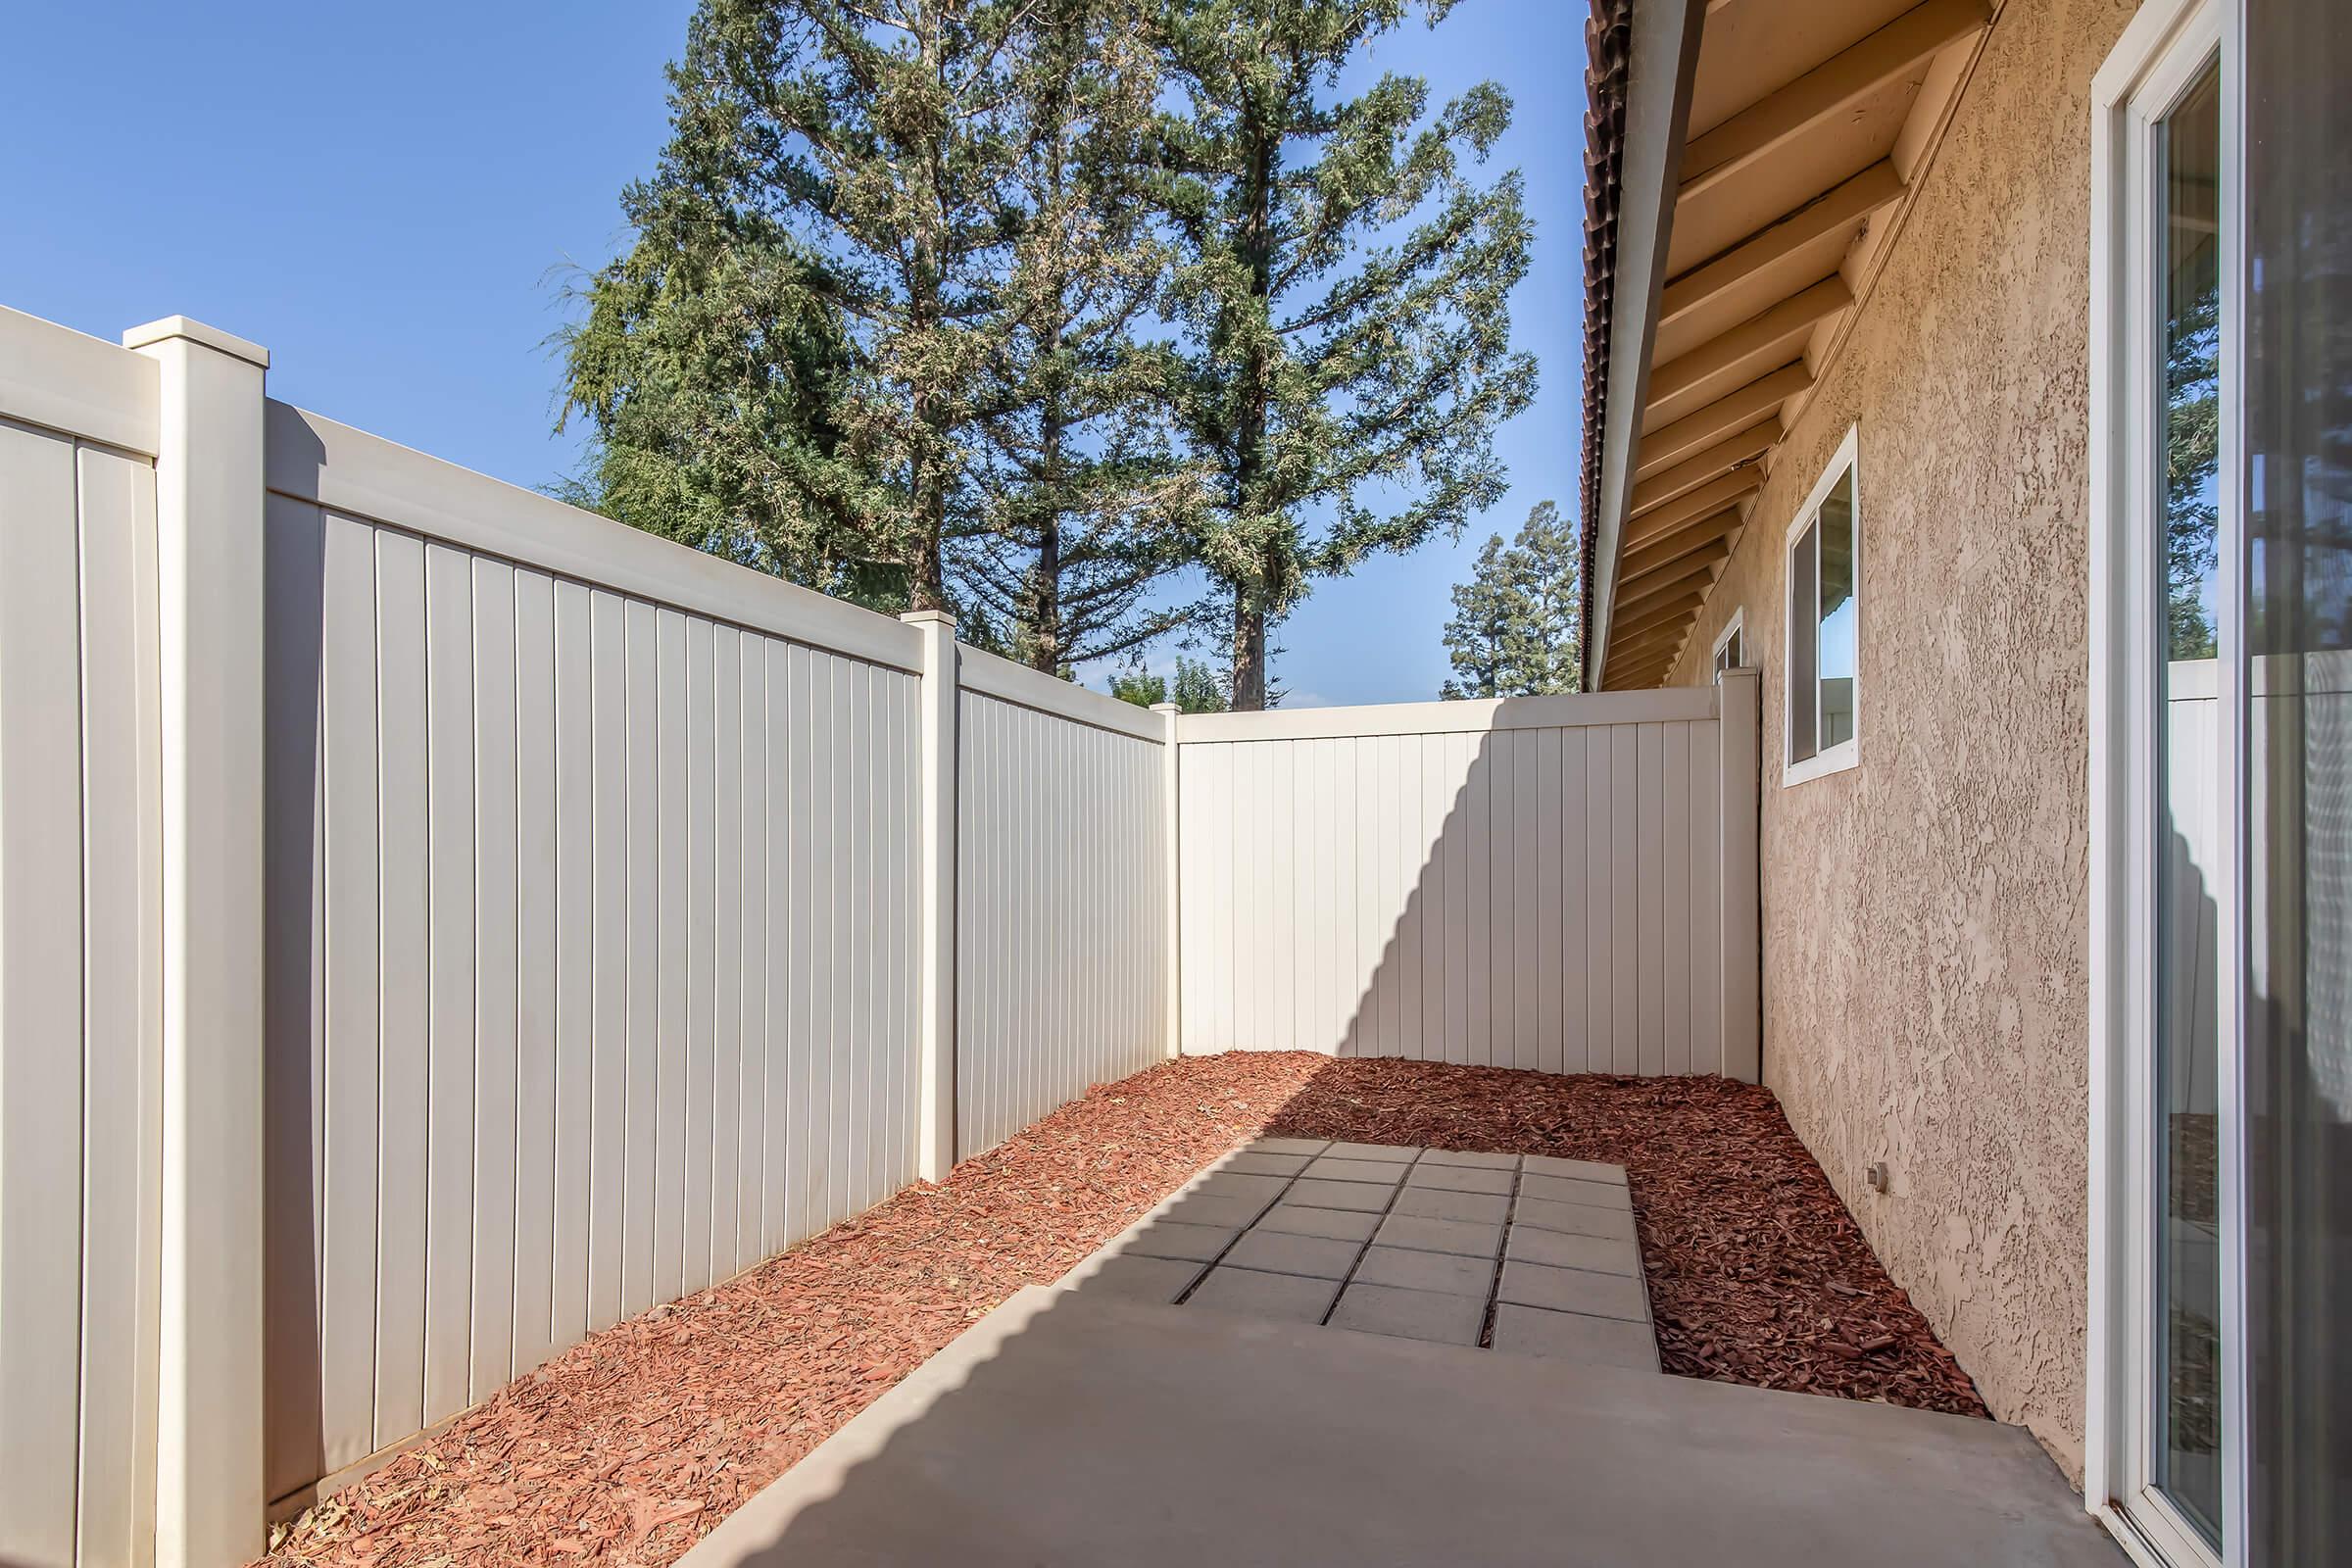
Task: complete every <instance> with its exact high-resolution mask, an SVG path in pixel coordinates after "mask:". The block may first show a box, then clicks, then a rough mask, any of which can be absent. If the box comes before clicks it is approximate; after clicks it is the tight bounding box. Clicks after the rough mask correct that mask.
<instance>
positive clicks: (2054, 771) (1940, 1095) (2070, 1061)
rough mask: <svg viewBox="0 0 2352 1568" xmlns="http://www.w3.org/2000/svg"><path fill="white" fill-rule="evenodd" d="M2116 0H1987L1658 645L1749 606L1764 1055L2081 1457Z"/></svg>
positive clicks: (1847, 1170) (1991, 1397)
mask: <svg viewBox="0 0 2352 1568" xmlns="http://www.w3.org/2000/svg"><path fill="white" fill-rule="evenodd" d="M2132 9H2133V7H2132V5H2131V3H2130V0H2010V4H2008V5H2007V6H2006V7H2004V8H2003V10H2002V13H2001V15H2000V17H1999V20H1998V21H1997V22H1996V24H1995V25H1994V27H1993V30H1992V33H1991V36H1990V37H1989V38H1988V39H1987V40H1986V43H1985V51H1984V54H1983V56H1982V57H1981V58H1980V60H1979V62H1978V64H1977V67H1976V70H1975V73H1974V74H1973V75H1972V76H1971V78H1970V80H1969V82H1968V84H1967V86H1966V88H1965V89H1964V92H1963V94H1962V97H1961V99H1960V102H1959V104H1958V105H1957V107H1956V109H1955V111H1954V116H1953V120H1952V123H1951V125H1950V128H1949V130H1948V131H1947V133H1946V135H1945V138H1944V141H1943V144H1942V147H1941V149H1940V151H1939V153H1938V154H1937V156H1936V161H1935V162H1934V163H1933V164H1932V165H1931V166H1930V168H1929V170H1928V172H1927V174H1926V176H1925V180H1924V183H1923V184H1922V185H1921V188H1920V194H1919V198H1918V200H1917V201H1916V203H1915V204H1914V206H1913V208H1912V210H1911V213H1910V215H1909V218H1908V221H1907V222H1906V224H1905V227H1904V229H1903V231H1902V232H1901V233H1900V234H1899V235H1898V236H1897V237H1896V242H1895V248H1894V250H1893V251H1892V252H1891V254H1890V256H1889V259H1888V262H1887V267H1886V269H1885V270H1884V271H1883V272H1882V274H1881V275H1880V278H1879V280H1878V283H1877V286H1876V288H1875V290H1874V291H1873V292H1872V293H1871V295H1870V296H1869V298H1868V299H1867V300H1866V302H1865V303H1864V306H1863V309H1862V311H1861V313H1860V314H1859V316H1858V318H1857V319H1856V321H1855V323H1854V329H1853V332H1852V335H1851V336H1850V337H1849V339H1848V341H1847V343H1846V346H1845V349H1844V351H1843V353H1842V354H1841V355H1840V356H1839V357H1838V360H1837V362H1836V363H1835V364H1834V365H1833V366H1832V367H1831V370H1830V374H1829V375H1828V376H1827V377H1826V379H1825V380H1824V381H1823V383H1822V384H1821V386H1820V387H1819V389H1818V390H1817V391H1816V393H1815V395H1814V397H1813V398H1812V400H1811V402H1810V403H1809V404H1808V405H1807V407H1806V408H1805V410H1804V412H1803V414H1802V415H1801V416H1800V417H1799V418H1798V419H1797V421H1796V423H1795V425H1794V427H1793V428H1792V429H1791V430H1790V432H1789V438H1788V441H1787V444H1786V446H1785V447H1784V449H1783V451H1782V455H1781V458H1780V461H1779V464H1778V466H1777V467H1776V468H1775V469H1774V471H1773V473H1772V475H1771V477H1770V479H1769V481H1768V482H1767V483H1766V485H1765V487H1764V490H1763V492H1762V494H1761V497H1760V499H1759V501H1758V504H1757V508H1756V510H1755V512H1754V514H1753V515H1752V516H1751V518H1750V520H1749V523H1748V526H1747V529H1746V532H1745V534H1744V535H1743V536H1742V537H1741V539H1740V543H1739V546H1738V548H1737V550H1736V551H1735V552H1734V554H1733V557H1732V559H1731V561H1730V563H1729V564H1728V565H1727V568H1726V571H1725V573H1724V575H1723V577H1722V578H1721V580H1720V581H1719V583H1718V585H1717V586H1716V588H1715V590H1714V592H1713V594H1712V595H1711V596H1710V598H1709V601H1708V604H1707V607H1706V610H1705V612H1704V613H1703V615H1702V617H1701V619H1700V621H1699V624H1698V626H1697V628H1696V630H1695V631H1694V632H1693V634H1692V636H1691V642H1690V644H1689V645H1688V646H1687V648H1686V649H1685V651H1684V654H1683V656H1682V659H1681V662H1680V663H1679V664H1678V666H1677V668H1676V671H1675V674H1674V676H1673V681H1674V682H1675V683H1678V684H1694V683H1697V682H1701V681H1704V680H1706V679H1707V678H1708V672H1709V662H1710V650H1711V647H1712V645H1713V643H1714V640H1715V637H1716V634H1717V632H1718V631H1719V630H1720V629H1721V628H1722V627H1723V626H1724V624H1725V623H1726V622H1727V621H1728V620H1729V618H1730V617H1731V615H1732V613H1733V612H1734V611H1735V610H1736V609H1737V610H1742V611H1743V612H1744V621H1743V624H1744V628H1745V635H1746V648H1747V657H1748V660H1749V662H1752V663H1757V664H1760V665H1761V666H1762V668H1763V670H1764V672H1765V673H1764V680H1763V683H1762V684H1763V693H1764V710H1763V730H1764V735H1765V744H1764V747H1763V751H1764V763H1763V766H1764V780H1763V805H1762V815H1763V820H1762V840H1761V841H1762V847H1763V848H1762V855H1763V866H1762V896H1763V927H1762V930H1763V949H1764V952H1763V962H1764V975H1763V983H1764V1074H1765V1081H1766V1082H1767V1083H1768V1084H1770V1085H1771V1086H1772V1087H1773V1089H1774V1090H1775V1091H1776V1092H1777V1093H1778V1094H1779V1096H1780V1097H1781V1101H1782V1103H1783V1104H1784V1105H1785V1106H1786V1107H1787V1110H1788V1114H1789V1120H1790V1122H1791V1123H1792V1124H1793V1125H1794V1127H1795V1129H1796V1131H1797V1133H1798V1135H1799V1136H1800V1137H1802V1138H1803V1139H1804V1141H1805V1143H1806V1144H1807V1146H1808V1147H1810V1148H1811V1149H1812V1151H1813V1152H1814V1153H1815V1155H1816V1156H1817V1157H1818V1158H1819V1159H1820V1161H1821V1163H1822V1166H1823V1168H1824V1169H1825V1170H1826V1171H1828V1173H1829V1175H1830V1179H1831V1180H1832V1181H1833V1182H1834V1183H1835V1184H1836V1185H1837V1188H1838V1192H1839V1194H1840V1195H1841V1196H1842V1197H1843V1198H1844V1200H1845V1202H1846V1205H1847V1206H1848V1207H1849V1208H1850V1209H1852V1211H1853V1213H1854V1215H1855V1217H1856V1218H1857V1219H1858V1220H1859V1221H1860V1222H1861V1225H1862V1228H1863V1230H1864V1231H1865V1232H1866V1233H1867V1234H1868V1236H1869V1238H1870V1241H1871V1244H1872V1246H1873V1247H1875V1248H1876V1249H1877V1250H1878V1253H1879V1255H1880V1257H1881V1258H1882V1259H1884V1260H1885V1262H1886V1264H1887V1268H1888V1270H1889V1271H1890V1272H1891V1273H1892V1274H1893V1276H1894V1278H1895V1279H1896V1280H1897V1281H1899V1282H1900V1283H1901V1284H1902V1285H1903V1286H1904V1288H1905V1289H1907V1290H1908V1291H1909V1292H1910V1293H1911V1295H1912V1298H1913V1299H1914V1300H1915V1301H1917V1303H1918V1304H1919V1306H1920V1307H1921V1309H1922V1310H1923V1311H1925V1312H1926V1313H1927V1315H1928V1317H1929V1319H1930V1320H1931V1321H1932V1322H1933V1323H1934V1324H1935V1325H1936V1330H1937V1332H1938V1333H1939V1334H1940V1335H1941V1336H1942V1337H1943V1340H1944V1343H1945V1344H1946V1345H1947V1346H1949V1347H1950V1348H1951V1349H1952V1351H1953V1352H1954V1353H1955V1354H1956V1355H1957V1356H1958V1357H1959V1358H1960V1362H1961V1365H1962V1366H1964V1367H1965V1368H1966V1369H1967V1370H1968V1371H1969V1373H1970V1374H1971V1375H1973V1376H1974V1377H1975V1379H1976V1380H1977V1384H1978V1387H1979V1388H1980V1389H1981V1390H1982V1391H1983V1392H1984V1395H1985V1399H1986V1402H1987V1403H1989V1404H1990V1406H1991V1407H1992V1410H1993V1412H1994V1413H1995V1414H1996V1415H1998V1416H1999V1417H2000V1418H2002V1419H2003V1420H2007V1421H2015V1422H2020V1423H2022V1424H2024V1425H2025V1426H2027V1427H2028V1428H2030V1429H2031V1430H2032V1431H2033V1432H2034V1434H2035V1435H2036V1436H2037V1437H2038V1438H2039V1439H2040V1440H2041V1442H2042V1444H2043V1445H2044V1446H2046V1447H2047V1448H2048V1449H2049V1450H2050V1452H2051V1453H2052V1454H2053V1455H2054V1456H2055V1457H2056V1458H2057V1459H2058V1461H2059V1462H2060V1464H2061V1465H2063V1466H2064V1467H2065V1468H2066V1470H2067V1471H2068V1472H2069V1474H2070V1475H2072V1476H2073V1477H2074V1478H2076V1479H2077V1480H2078V1481H2079V1480H2080V1479H2081V1476H2082V1397H2083V1354H2084V1347H2083V1334H2084V1316H2085V1309H2084V1291H2085V1278H2086V1272H2085V1270H2086V1248H2087V1239H2086V1238H2087V1229H2086V1227H2087V1220H2086V1195H2085V1192H2084V1183H2085V1179H2086V1175H2085V1173H2086V1150H2085V1143H2086V1139H2087V1136H2088V1125H2089V1123H2088V1116H2089V1110H2088V1088H2087V1080H2086V1072H2087V1055H2088V1045H2087V1039H2088V1037H2087V1008H2088V991H2087V968H2088V953H2087V948H2088V941H2087V919H2088V901H2089V887H2088V881H2087V869H2086V851H2087V840H2088V808H2087V804H2086V799H2085V779H2086V772H2087V757H2088V750H2087V747H2088V741H2087V717H2086V681H2087V667H2088V653H2087V626H2086V622H2085V613H2086V610H2085V592H2086V585H2087V574H2088V554H2087V552H2088V536H2087V531H2086V521H2085V513H2086V509H2087V505H2088V499H2089V498H2088V478H2087V467H2086V463H2087V438H2088V425H2087V405H2088V397H2089V391H2088V385H2089V375H2088V354H2089V335H2088V334H2089V299H2088V277H2089V268H2090V236H2089V211H2090V159H2089V142H2090V130H2089V126H2090V105H2089V91H2090V81H2091V76H2092V73H2094V71H2095V70H2096V69H2097V67H2098V65H2099V62H2100V61H2101V60H2102V59H2103V58H2104V57H2105V55H2106V54H2107V52H2108V50H2109V49H2110V48H2111V47H2112V46H2113V44H2114V42H2115V40H2116V38H2117V36H2118V35H2119V34H2120V33H2121V32H2122V30H2123V28H2124V25H2125V24H2126V23H2127V22H2128V21H2129V20H2130V18H2131V12H2132ZM1856 424H1858V425H1859V427H1860V432H1861V433H1860V442H1859V445H1860V507H1861V515H1862V547H1861V548H1862V558H1863V559H1862V604H1861V621H1860V633H1859V635H1860V666H1859V668H1860V675H1859V687H1860V696H1859V708H1860V719H1859V740H1860V745H1859V759H1860V760H1859V765H1858V766H1856V767H1854V768H1853V769H1851V770H1849V771H1845V772H1840V773H1833V774H1829V775H1826V776H1824V777H1821V778H1817V779H1813V780H1810V781H1807V782H1804V783H1800V784H1797V785H1794V786H1792V787H1784V786H1783V784H1782V781H1781V773H1782V770H1783V768H1782V758H1783V755H1784V753H1783V747H1782V743H1781V739H1780V737H1781V734H1782V710H1783V707H1784V698H1783V692H1782V668H1783V663H1784V645H1783V621H1784V619H1785V607H1786V583H1785V578H1784V569H1783V549H1784V540H1785V534H1786V530H1787V528H1788V525H1789V520H1790V518H1791V517H1792V515H1794V510H1795V509H1796V507H1798V506H1799V505H1800V504H1801V503H1802V502H1803V500H1804V498H1805V496H1806V494H1807V492H1808V491H1809V490H1810V489H1811V488H1812V486H1813V483H1814V481H1815V480H1816V478H1818V477H1819V475H1820V473H1821V470H1822V468H1823V466H1825V465H1826V464H1827V463H1828V462H1829V461H1830V459H1831V458H1832V456H1833V455H1834V454H1835V452H1836V450H1837V447H1838V442H1839V441H1840V440H1841V439H1842V438H1843V436H1844V434H1845V431H1846V430H1847V428H1848V427H1849V426H1851V425H1856ZM1874 1160H1884V1161H1886V1163H1887V1170H1888V1173H1889V1187H1888V1190H1887V1192H1886V1193H1885V1194H1883V1195H1882V1194H1880V1193H1877V1192H1874V1191H1873V1190H1872V1189H1871V1188H1870V1187H1869V1186H1868V1185H1867V1183H1866V1182H1865V1180H1864V1172H1865V1170H1866V1169H1867V1167H1868V1165H1869V1164H1870V1163H1871V1162H1872V1161H1874Z"/></svg>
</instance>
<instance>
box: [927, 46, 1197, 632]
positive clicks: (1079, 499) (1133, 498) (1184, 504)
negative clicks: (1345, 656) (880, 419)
mask: <svg viewBox="0 0 2352 1568" xmlns="http://www.w3.org/2000/svg"><path fill="white" fill-rule="evenodd" d="M1150 5H1151V0H1042V3H1041V4H1040V6H1039V9H1038V14H1037V16H1036V18H1035V19H1034V20H1033V22H1032V24H1031V25H1030V26H1029V28H1028V29H1027V31H1026V34H1025V37H1024V40H1023V47H1022V49H1021V51H1020V64H1019V68H1018V75H1017V86H1018V89H1019V90H1018V92H1017V94H1016V96H1015V99H1014V105H1013V107H1012V109H1011V110H1010V111H1009V130H1010V134H1011V135H1012V136H1013V138H1014V139H1015V140H1016V142H1017V143H1018V144H1019V146H1020V147H1021V149H1022V155H1021V157H1020V159H1019V161H1018V163H1017V165H1016V166H1015V168H1014V170H1013V172H1012V177H1011V179H1010V181H1009V183H1008V190H1007V197H1006V200H1007V210H1008V213H1009V214H1010V216H1011V219H1012V221H1014V222H1015V223H1016V224H1017V238H1016V240H1015V242H1014V246H1013V254H1012V269H1011V273H1010V275H1009V277H1008V278H1007V279H1006V281H1005V289H1004V307H1005V316H1006V321H1007V330H1006V333H1005V343H1004V350H1003V353H1002V356H1001V358H1000V360H999V362H998V363H997V365H996V366H995V367H993V373H994V374H995V375H996V376H997V377H998V378H999V383H1000V384H999V387H998V389H997V392H996V399H997V401H996V404H995V406H994V407H993V408H992V409H991V410H990V411H989V412H988V413H987V414H986V415H985V416H984V417H983V420H982V427H983V429H984V430H985V432H986V435H987V438H988V456H987V460H986V466H985V475H984V477H985V482H984V484H983V485H982V487H981V490H982V494H983V497H984V505H985V511H984V513H983V521H984V523H985V525H986V532H985V535H984V536H983V542H982V543H981V544H980V545H979V547H978V548H977V549H975V550H974V551H973V552H971V554H970V556H969V558H968V566H969V569H968V570H967V571H966V572H965V573H964V574H963V578H962V580H963V583H964V585H965V586H966V587H967V588H968V590H969V592H970V594H971V596H972V597H973V599H974V600H975V602H976V603H977V604H978V605H980V606H982V607H984V608H986V609H987V610H988V611H990V612H992V613H994V614H995V615H997V616H998V617H999V618H1001V619H1002V620H1004V621H1005V623H1007V624H1008V625H1010V626H1011V627H1012V628H1013V630H1012V643H1013V646H1014V651H1015V652H1014V657H1017V658H1019V659H1021V660H1023V661H1024V662H1028V663H1031V664H1033V665H1035V666H1036V667H1038V668H1040V669H1045V670H1062V669H1066V668H1068V667H1069V666H1070V665H1071V664H1073V663H1076V662H1082V661H1087V660H1095V659H1103V658H1108V657H1111V656H1113V655H1118V654H1123V653H1127V652H1130V651H1133V650H1135V649H1137V648H1140V647H1141V646H1142V645H1144V644H1146V643H1148V642H1150V641H1152V639H1154V638H1156V637H1158V636H1160V635H1161V634H1163V633H1164V632H1166V631H1168V630H1170V629H1172V628H1173V627H1174V626H1175V625H1177V624H1179V623H1180V621H1181V620H1182V618H1183V616H1182V613H1181V612H1180V611H1171V610H1167V609H1163V608H1160V607H1157V606H1153V605H1151V604H1149V603H1148V602H1147V596H1148V594H1149V592H1150V590H1151V589H1152V587H1153V585H1154V584H1155V583H1156V582H1157V581H1158V580H1159V579H1160V578H1161V577H1162V576H1164V575H1165V574H1166V573H1168V572H1170V571H1172V570H1174V569H1176V568H1178V567H1179V566H1181V565H1182V564H1184V562H1185V556H1184V553H1183V542H1184V529H1185V525H1186V523H1187V522H1188V521H1189V519H1190V518H1191V517H1193V516H1194V515H1197V514H1198V513H1199V511H1200V509H1201V505H1202V502H1203V500H1204V498H1205V487H1204V486H1203V484H1202V483H1201V478H1200V476H1199V474H1198V473H1197V472H1196V471H1195V470H1194V469H1193V467H1192V466H1189V465H1187V464H1186V463H1184V462H1182V461H1180V459H1179V457H1178V456H1177V454H1176V453H1175V452H1174V451H1173V449H1172V443H1171V440H1170V434H1171V432H1170V430H1169V427H1168V424H1167V421H1166V417H1165V411H1166V408H1167V403H1168V396H1169V387H1170V384H1171V381H1172V379H1173V375H1172V370H1173V366H1172V362H1171V360H1170V357H1169V356H1168V355H1167V354H1166V353H1165V351H1164V350H1160V349H1156V348H1154V347H1152V346H1151V345H1147V344H1144V343H1142V342H1140V341H1139V330H1140V328H1141V326H1142V325H1143V323H1144V322H1145V321H1146V320H1147V319H1149V313H1150V311H1151V308H1152V304H1153V302H1154V300H1155V299H1156V297H1157V295H1158V293H1159V291H1160V289H1161V286H1162V283H1163V280H1164V277H1165V274H1166V270H1167V268H1168V265H1169V258H1168V254H1167V250H1166V247H1165V245H1164V244H1163V243H1161V241H1160V239H1159V237H1158V236H1157V234H1156V233H1155V231H1154V229H1153V225H1152V212H1151V209H1150V207H1149V205H1148V203H1147V199H1146V198H1147V195H1148V179H1149V175H1150V163H1149V158H1150V132H1151V129H1152V123H1153V118H1154V115H1155V111H1156V99H1157V95H1158V91H1159V73H1158V60H1157V57H1156V53H1155V51H1154V50H1153V48H1152V35H1151V25H1150V24H1151V12H1150Z"/></svg>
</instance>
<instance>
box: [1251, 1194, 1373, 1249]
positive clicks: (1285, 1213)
mask: <svg viewBox="0 0 2352 1568" xmlns="http://www.w3.org/2000/svg"><path fill="white" fill-rule="evenodd" d="M1256 1228H1257V1229H1258V1230H1261V1231H1282V1232H1285V1233H1287V1234H1289V1235H1292V1236H1334V1237H1338V1238H1339V1239H1340V1240H1342V1241H1347V1242H1368V1241H1370V1240H1371V1239H1372V1233H1373V1232H1374V1231H1376V1230H1378V1229H1380V1216H1379V1215H1378V1214H1374V1213H1359V1212H1356V1211H1354V1210H1351V1209H1345V1208H1307V1207H1305V1206H1303V1205H1301V1204H1299V1203H1276V1204H1275V1205H1274V1206H1273V1207H1272V1208H1269V1209H1267V1210H1266V1217H1265V1218H1263V1219H1261V1220H1259V1221H1258V1222H1257V1226H1256Z"/></svg>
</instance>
